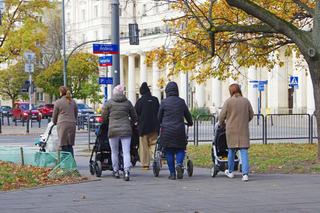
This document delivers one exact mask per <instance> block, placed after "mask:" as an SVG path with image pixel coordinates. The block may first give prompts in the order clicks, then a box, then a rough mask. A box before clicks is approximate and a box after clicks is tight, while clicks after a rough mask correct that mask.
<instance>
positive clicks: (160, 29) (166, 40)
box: [65, 0, 314, 113]
mask: <svg viewBox="0 0 320 213" xmlns="http://www.w3.org/2000/svg"><path fill="white" fill-rule="evenodd" d="M126 2H127V1H126V0H120V37H127V36H128V24H129V23H133V21H134V19H135V20H136V22H137V23H138V24H139V29H140V44H139V45H129V41H128V39H123V40H121V44H120V54H121V57H120V81H121V84H123V85H125V86H126V90H127V96H128V98H129V100H130V101H132V102H133V104H134V103H135V102H136V100H137V98H138V97H139V87H140V85H141V83H142V82H144V81H146V82H147V83H148V85H150V86H151V92H152V94H153V95H154V96H157V97H158V98H159V100H161V99H162V98H164V97H165V95H164V91H163V89H160V88H159V87H158V80H159V78H164V79H166V80H167V81H168V80H169V79H168V78H167V74H168V68H169V67H170V65H168V66H167V67H165V68H163V69H160V68H159V67H158V66H157V63H156V62H153V63H152V65H151V66H147V65H146V64H145V59H146V52H148V51H150V50H152V49H154V48H157V47H160V46H162V45H164V44H170V42H172V38H170V37H169V36H168V35H167V34H166V31H167V30H168V28H167V27H166V26H165V24H164V22H163V21H162V20H163V19H165V18H170V17H172V16H173V15H174V14H175V15H177V12H175V11H172V10H170V8H169V6H168V5H167V4H166V5H160V3H159V2H158V1H151V0H136V3H137V4H136V10H135V11H136V14H135V16H134V15H133V11H134V8H133V4H132V1H128V3H126ZM65 14H66V47H67V50H68V51H69V52H70V51H71V50H72V49H73V48H74V47H75V46H77V45H79V44H81V43H83V42H87V41H93V40H101V39H111V0H69V1H66V5H65ZM86 51H89V52H92V45H87V46H86ZM279 53H280V56H281V57H282V59H283V60H284V62H285V64H284V66H282V67H280V66H275V67H274V69H273V70H272V71H268V70H267V69H264V68H256V67H250V68H249V69H248V68H241V69H240V72H241V75H240V76H239V78H238V79H237V83H239V84H240V85H241V88H242V91H243V94H244V96H246V97H248V98H249V100H250V102H251V104H252V106H253V108H254V111H255V113H258V112H259V109H261V110H260V112H261V113H288V112H289V111H292V112H295V113H313V112H314V101H313V100H314V99H313V87H312V83H311V79H310V75H309V73H308V69H307V65H306V63H305V62H304V60H303V59H296V58H295V57H294V56H291V57H287V56H285V54H284V49H282V50H279ZM217 63H218V62H217ZM213 66H214V65H213ZM110 70H111V69H105V68H102V69H100V71H101V72H100V74H101V76H106V75H108V76H111V72H110ZM189 75H190V74H186V73H183V72H181V73H180V74H179V75H176V76H173V77H170V80H173V81H176V82H177V83H178V85H179V92H180V96H181V97H182V98H183V99H185V100H186V102H188V103H189V106H190V107H208V108H210V109H211V111H212V112H215V111H216V110H217V109H218V108H220V107H222V105H223V102H224V101H225V100H226V99H227V98H228V97H229V92H228V86H229V84H230V83H232V82H234V80H233V79H227V80H224V81H220V80H218V79H215V78H212V79H208V80H207V81H206V82H204V83H203V84H197V83H196V82H194V81H190V77H189ZM290 76H294V77H298V84H299V86H298V87H296V88H294V89H292V88H291V87H290V86H289V83H290V82H289V81H290ZM257 81H264V82H265V86H264V89H263V90H262V91H259V86H257V85H256V82H257ZM257 87H258V88H257ZM108 90H109V92H108V93H109V94H111V86H109V89H108ZM101 91H103V88H102V90H101ZM289 108H290V109H291V110H289Z"/></svg>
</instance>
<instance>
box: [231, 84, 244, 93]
mask: <svg viewBox="0 0 320 213" xmlns="http://www.w3.org/2000/svg"><path fill="white" fill-rule="evenodd" d="M229 92H230V96H233V95H234V94H239V95H240V96H242V92H241V89H240V85H239V84H231V85H230V86H229Z"/></svg>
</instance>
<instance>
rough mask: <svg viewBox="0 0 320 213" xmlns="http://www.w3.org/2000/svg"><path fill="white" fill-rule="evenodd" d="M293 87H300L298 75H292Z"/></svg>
mask: <svg viewBox="0 0 320 213" xmlns="http://www.w3.org/2000/svg"><path fill="white" fill-rule="evenodd" d="M289 85H290V86H291V87H298V86H299V78H298V76H290V83H289Z"/></svg>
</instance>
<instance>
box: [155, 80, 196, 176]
mask: <svg viewBox="0 0 320 213" xmlns="http://www.w3.org/2000/svg"><path fill="white" fill-rule="evenodd" d="M165 92H166V98H165V99H164V100H163V101H162V102H161V105H160V108H159V113H158V117H159V122H160V127H161V129H160V144H161V146H163V147H164V148H165V154H166V158H167V163H168V167H169V171H170V176H169V179H171V180H175V179H176V176H177V178H178V179H182V178H183V170H184V168H183V160H184V157H185V150H186V147H187V143H188V141H187V136H186V129H185V121H184V118H185V119H186V121H187V125H188V126H192V125H193V122H192V117H191V114H190V112H189V109H188V107H187V105H186V103H185V101H184V100H183V99H182V98H180V97H179V90H178V85H177V83H176V82H173V81H171V82H169V83H168V84H167V86H166V89H165ZM175 158H176V163H177V166H176V168H175V162H174V161H175ZM176 172H177V174H176Z"/></svg>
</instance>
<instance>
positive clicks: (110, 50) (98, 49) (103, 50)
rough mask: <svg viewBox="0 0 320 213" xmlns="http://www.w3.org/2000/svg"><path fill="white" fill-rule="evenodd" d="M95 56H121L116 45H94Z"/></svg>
mask: <svg viewBox="0 0 320 213" xmlns="http://www.w3.org/2000/svg"><path fill="white" fill-rule="evenodd" d="M93 54H119V46H118V45H116V44H93Z"/></svg>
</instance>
